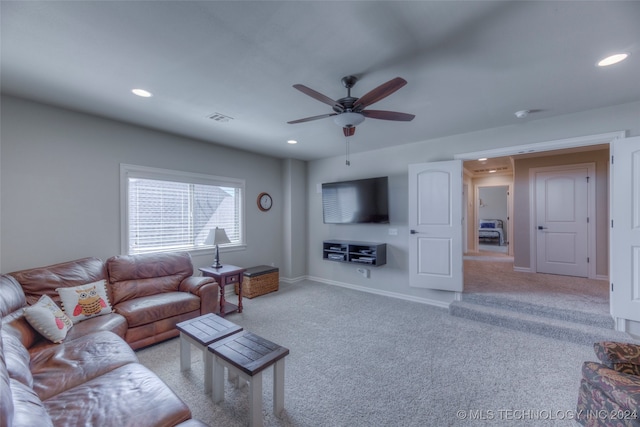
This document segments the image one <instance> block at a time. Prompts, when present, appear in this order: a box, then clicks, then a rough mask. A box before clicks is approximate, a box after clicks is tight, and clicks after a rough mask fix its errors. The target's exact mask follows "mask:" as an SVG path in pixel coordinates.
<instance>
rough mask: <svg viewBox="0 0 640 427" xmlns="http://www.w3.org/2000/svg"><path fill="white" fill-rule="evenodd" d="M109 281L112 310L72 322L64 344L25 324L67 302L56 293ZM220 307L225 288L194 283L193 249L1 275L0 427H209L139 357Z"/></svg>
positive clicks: (207, 280)
mask: <svg viewBox="0 0 640 427" xmlns="http://www.w3.org/2000/svg"><path fill="white" fill-rule="evenodd" d="M103 279H104V280H106V286H105V287H106V291H107V296H108V299H109V302H110V304H111V306H112V310H113V312H112V313H109V314H104V315H100V316H97V317H91V318H88V319H86V320H82V321H80V322H78V323H75V324H73V326H72V327H71V328H70V329H69V330H68V333H67V335H66V338H64V341H63V342H62V343H59V344H55V343H53V342H51V341H49V340H47V339H46V338H44V337H43V336H42V335H40V334H39V333H38V332H37V331H36V330H35V329H34V328H32V327H31V325H30V324H29V322H28V321H27V319H26V318H25V315H24V309H25V308H26V307H28V306H31V305H33V304H35V303H36V302H37V301H38V300H39V299H40V297H41V296H42V295H48V296H49V297H50V298H51V299H53V300H54V302H56V303H57V304H58V305H60V304H61V300H60V297H59V295H58V292H57V291H56V289H58V288H64V287H67V288H68V287H74V286H80V285H86V284H87V283H92V282H96V281H100V280H103ZM217 309H218V285H217V284H216V283H215V281H214V280H213V279H212V278H209V277H194V276H193V266H192V263H191V257H190V255H189V254H188V253H186V252H185V253H172V254H153V255H137V256H116V257H112V258H110V259H108V260H107V262H103V261H102V260H100V259H98V258H83V259H80V260H75V261H70V262H65V263H61V264H56V265H52V266H48V267H40V268H33V269H28V270H22V271H17V272H14V273H10V274H9V275H2V276H0V319H1V322H0V323H1V330H0V333H1V334H0V338H1V339H0V427H4V426H13V427H22V426H34V425H37V426H81V425H82V426H87V425H91V426H101V427H102V426H114V427H115V426H118V427H120V426H153V427H156V426H174V425H179V426H181V427H195V426H203V425H205V424H202V423H200V422H199V421H197V420H192V419H191V412H190V410H189V408H188V407H187V406H186V405H185V404H184V402H182V400H181V399H180V398H179V397H178V396H176V395H175V394H174V393H173V391H172V390H171V389H170V388H169V387H168V386H167V385H166V384H165V383H164V382H162V380H160V378H158V377H157V376H156V375H155V374H154V373H153V372H151V371H149V370H148V369H147V368H145V367H144V366H142V365H141V364H139V363H138V359H137V357H136V355H135V353H134V352H133V350H134V349H137V348H141V347H144V346H147V345H150V344H153V343H156V342H159V341H163V340H166V339H168V338H171V337H174V336H177V335H178V333H179V332H178V330H177V329H176V328H175V325H176V323H178V322H181V321H184V320H187V319H191V318H194V317H197V316H199V315H201V314H206V313H211V312H215V311H217ZM176 363H177V362H176ZM176 366H177V365H176ZM176 369H178V368H177V367H176Z"/></svg>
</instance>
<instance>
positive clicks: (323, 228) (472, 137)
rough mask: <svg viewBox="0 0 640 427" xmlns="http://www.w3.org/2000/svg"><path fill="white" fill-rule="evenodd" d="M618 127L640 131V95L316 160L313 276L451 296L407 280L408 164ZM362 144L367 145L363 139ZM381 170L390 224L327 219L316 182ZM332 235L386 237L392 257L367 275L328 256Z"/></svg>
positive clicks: (410, 294) (311, 184) (429, 296)
mask: <svg viewBox="0 0 640 427" xmlns="http://www.w3.org/2000/svg"><path fill="white" fill-rule="evenodd" d="M364 126H366V124H365V125H364ZM619 130H627V131H628V135H629V136H636V135H640V102H635V103H630V104H624V105H619V106H614V107H609V108H603V109H598V110H590V111H586V112H582V113H577V114H571V115H565V116H561V117H556V118H552V119H540V120H529V121H522V122H517V124H515V125H513V126H507V127H502V128H494V129H488V130H484V131H480V132H473V133H469V134H462V135H454V136H449V137H444V138H439V139H433V140H429V141H423V142H418V143H414V144H406V145H401V146H397V147H393V148H389V149H382V150H375V151H369V152H365V153H358V154H351V166H345V163H344V156H338V157H332V158H326V159H320V160H315V161H311V162H309V165H308V171H309V173H308V178H307V180H308V183H307V188H308V193H309V196H308V197H309V198H308V214H309V225H308V230H309V260H308V270H309V275H310V276H311V277H315V278H317V279H320V280H323V281H326V282H328V283H331V282H333V283H336V284H343V285H348V286H354V287H362V288H365V289H368V290H370V291H372V292H377V293H383V294H384V293H389V294H394V295H395V296H398V297H401V298H407V299H416V300H421V299H425V300H432V301H442V302H449V301H451V300H452V299H453V295H452V294H451V293H448V292H440V291H434V290H429V289H417V288H411V287H409V285H408V283H409V276H408V231H409V230H408V227H407V221H408V213H407V205H408V196H407V193H408V174H407V170H408V165H409V164H412V163H423V162H432V161H438V160H449V159H452V158H454V156H455V155H456V154H463V153H471V152H476V151H482V150H489V149H498V148H503V147H509V146H517V145H524V144H532V143H536V142H546V141H555V140H561V139H567V138H575V137H580V136H586V135H595V134H601V133H606V132H613V131H619ZM361 143H362V144H366V141H362V142H361ZM381 175H388V176H389V177H390V202H391V224H389V225H330V224H323V223H322V207H321V197H320V194H319V193H318V192H317V186H318V184H320V183H323V182H330V181H336V180H343V179H352V178H366V177H373V176H381ZM389 229H397V230H398V234H397V235H389ZM335 238H343V239H353V240H363V241H373V242H386V243H387V244H388V245H389V247H388V249H387V251H388V257H387V258H388V260H387V261H388V263H387V265H386V266H383V267H378V268H372V269H371V276H370V278H364V277H362V276H361V275H359V274H358V273H357V272H356V267H357V266H353V265H349V264H342V263H336V262H331V261H323V260H322V241H323V240H326V239H335Z"/></svg>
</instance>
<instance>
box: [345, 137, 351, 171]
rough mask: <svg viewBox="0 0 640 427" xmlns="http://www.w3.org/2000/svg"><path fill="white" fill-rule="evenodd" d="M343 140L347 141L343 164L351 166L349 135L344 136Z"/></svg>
mask: <svg viewBox="0 0 640 427" xmlns="http://www.w3.org/2000/svg"><path fill="white" fill-rule="evenodd" d="M345 142H346V143H347V144H346V145H347V154H346V157H347V160H346V161H345V164H346V165H347V166H351V162H350V161H349V137H346V138H345Z"/></svg>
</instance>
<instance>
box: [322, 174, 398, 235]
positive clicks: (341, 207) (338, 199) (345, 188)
mask: <svg viewBox="0 0 640 427" xmlns="http://www.w3.org/2000/svg"><path fill="white" fill-rule="evenodd" d="M322 217H323V220H324V223H325V224H388V223H389V184H388V178H387V177H386V176H383V177H378V178H367V179H358V180H353V181H341V182H329V183H325V184H322Z"/></svg>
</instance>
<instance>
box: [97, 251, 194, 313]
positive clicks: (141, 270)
mask: <svg viewBox="0 0 640 427" xmlns="http://www.w3.org/2000/svg"><path fill="white" fill-rule="evenodd" d="M106 266H107V271H108V276H109V286H110V288H111V292H112V293H113V300H112V303H113V305H116V304H119V303H120V302H122V301H127V300H130V299H134V298H140V297H144V296H149V295H154V294H159V293H164V292H172V291H177V290H178V287H179V286H180V282H182V280H184V279H185V278H187V277H189V276H191V275H193V264H192V263H191V255H189V253H188V252H178V253H160V254H142V255H119V256H114V257H111V258H109V259H108V260H107V262H106Z"/></svg>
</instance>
